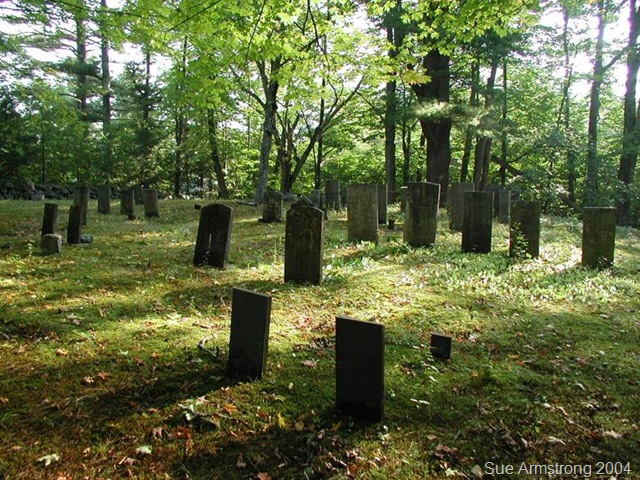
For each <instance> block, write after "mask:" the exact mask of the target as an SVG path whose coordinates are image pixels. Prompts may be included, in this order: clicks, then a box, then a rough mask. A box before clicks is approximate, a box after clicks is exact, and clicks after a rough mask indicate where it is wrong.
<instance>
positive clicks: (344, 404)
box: [336, 317, 384, 421]
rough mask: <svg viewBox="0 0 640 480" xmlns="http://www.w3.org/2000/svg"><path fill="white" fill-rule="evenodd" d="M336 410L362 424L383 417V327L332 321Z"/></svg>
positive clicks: (354, 322) (352, 320)
mask: <svg viewBox="0 0 640 480" xmlns="http://www.w3.org/2000/svg"><path fill="white" fill-rule="evenodd" d="M336 407H337V408H338V409H339V410H342V411H344V412H346V413H348V414H350V415H353V416H355V417H358V418H361V419H363V420H369V421H380V420H381V419H382V417H383V416H384V325H382V324H380V323H372V322H365V321H361V320H354V319H353V318H349V317H336Z"/></svg>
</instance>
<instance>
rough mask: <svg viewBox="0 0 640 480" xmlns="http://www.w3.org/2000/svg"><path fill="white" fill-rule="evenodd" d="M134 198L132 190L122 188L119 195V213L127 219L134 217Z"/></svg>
mask: <svg viewBox="0 0 640 480" xmlns="http://www.w3.org/2000/svg"><path fill="white" fill-rule="evenodd" d="M135 209H136V198H135V194H134V192H133V190H123V191H122V194H121V195H120V213H121V214H122V215H126V216H127V218H128V219H129V220H135V219H136V211H135Z"/></svg>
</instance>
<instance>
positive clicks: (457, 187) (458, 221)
mask: <svg viewBox="0 0 640 480" xmlns="http://www.w3.org/2000/svg"><path fill="white" fill-rule="evenodd" d="M475 189H476V185H475V183H473V182H459V183H454V184H452V185H451V188H450V189H449V228H450V229H451V230H453V231H454V232H459V231H460V230H462V222H463V220H464V192H472V191H474V190H475Z"/></svg>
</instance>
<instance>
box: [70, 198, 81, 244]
mask: <svg viewBox="0 0 640 480" xmlns="http://www.w3.org/2000/svg"><path fill="white" fill-rule="evenodd" d="M83 210H84V208H83V207H82V205H72V206H71V209H70V210H69V226H68V228H67V243H68V244H70V245H75V244H78V243H81V235H82V212H83Z"/></svg>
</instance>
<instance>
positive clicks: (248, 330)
mask: <svg viewBox="0 0 640 480" xmlns="http://www.w3.org/2000/svg"><path fill="white" fill-rule="evenodd" d="M270 321H271V297H270V296H268V295H263V294H262V293H257V292H251V291H249V290H244V289H242V288H234V289H233V299H232V305H231V338H230V341H229V361H228V364H227V370H228V371H229V374H230V375H231V376H233V377H235V378H242V379H250V380H256V379H259V378H262V375H263V374H264V371H265V368H266V364H267V347H268V342H269V323H270Z"/></svg>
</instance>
